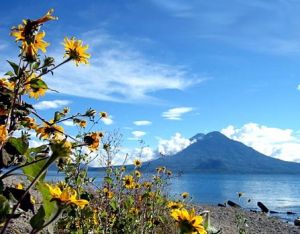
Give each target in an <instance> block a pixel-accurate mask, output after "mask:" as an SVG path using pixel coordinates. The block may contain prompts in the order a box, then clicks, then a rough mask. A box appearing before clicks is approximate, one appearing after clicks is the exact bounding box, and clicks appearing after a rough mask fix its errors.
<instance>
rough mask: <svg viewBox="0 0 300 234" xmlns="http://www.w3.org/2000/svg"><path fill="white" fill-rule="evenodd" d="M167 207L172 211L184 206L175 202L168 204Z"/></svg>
mask: <svg viewBox="0 0 300 234" xmlns="http://www.w3.org/2000/svg"><path fill="white" fill-rule="evenodd" d="M167 207H168V208H170V209H172V210H173V209H180V208H182V207H183V204H182V203H180V202H173V201H169V202H168V204H167Z"/></svg>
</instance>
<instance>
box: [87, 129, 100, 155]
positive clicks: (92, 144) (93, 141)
mask: <svg viewBox="0 0 300 234" xmlns="http://www.w3.org/2000/svg"><path fill="white" fill-rule="evenodd" d="M102 137H103V133H102V132H93V133H91V134H89V135H87V136H85V137H84V139H83V140H84V142H85V143H86V144H87V146H88V147H89V149H90V150H92V151H94V150H97V149H98V147H99V144H100V139H101V138H102Z"/></svg>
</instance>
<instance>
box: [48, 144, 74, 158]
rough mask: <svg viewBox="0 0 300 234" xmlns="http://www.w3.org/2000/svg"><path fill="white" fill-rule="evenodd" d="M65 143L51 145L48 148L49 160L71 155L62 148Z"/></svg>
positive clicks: (66, 149)
mask: <svg viewBox="0 0 300 234" xmlns="http://www.w3.org/2000/svg"><path fill="white" fill-rule="evenodd" d="M64 143H65V141H61V142H57V143H51V145H50V147H51V150H52V155H51V158H52V160H53V161H54V160H56V159H58V158H65V157H69V156H70V154H71V150H70V149H69V148H66V147H65V146H64Z"/></svg>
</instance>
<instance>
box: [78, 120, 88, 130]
mask: <svg viewBox="0 0 300 234" xmlns="http://www.w3.org/2000/svg"><path fill="white" fill-rule="evenodd" d="M79 126H80V127H81V128H85V127H86V121H85V120H81V121H80V122H79Z"/></svg>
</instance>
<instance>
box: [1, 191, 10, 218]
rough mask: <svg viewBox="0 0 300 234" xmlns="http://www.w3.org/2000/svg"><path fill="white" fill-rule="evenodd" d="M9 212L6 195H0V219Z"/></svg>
mask: <svg viewBox="0 0 300 234" xmlns="http://www.w3.org/2000/svg"><path fill="white" fill-rule="evenodd" d="M8 213H9V202H8V200H7V198H6V197H4V196H3V195H0V219H1V217H3V216H6V215H7V214H8Z"/></svg>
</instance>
